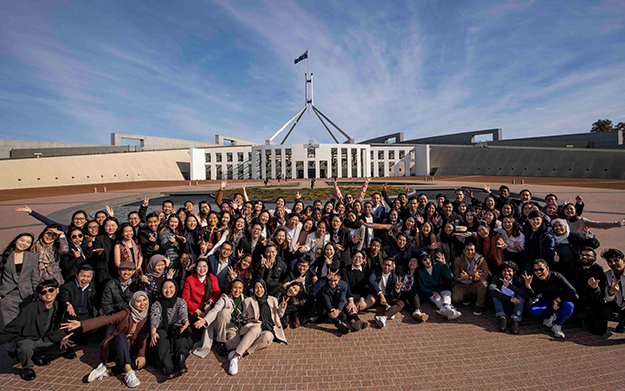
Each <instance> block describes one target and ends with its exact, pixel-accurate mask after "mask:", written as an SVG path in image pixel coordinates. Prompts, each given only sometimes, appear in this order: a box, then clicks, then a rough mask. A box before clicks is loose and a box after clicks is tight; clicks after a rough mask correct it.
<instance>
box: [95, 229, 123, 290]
mask: <svg viewBox="0 0 625 391" xmlns="http://www.w3.org/2000/svg"><path fill="white" fill-rule="evenodd" d="M118 228H119V222H118V221H117V219H116V218H115V217H107V218H106V220H104V222H103V229H102V231H103V232H102V233H100V235H98V236H97V237H96V238H95V240H94V242H93V257H92V263H93V268H94V269H95V286H96V291H97V292H103V289H104V285H106V283H107V281H108V280H110V279H111V278H114V277H117V276H118V274H117V268H116V267H115V259H114V255H113V248H114V246H115V241H116V240H117V230H118Z"/></svg>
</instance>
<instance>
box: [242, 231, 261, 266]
mask: <svg viewBox="0 0 625 391" xmlns="http://www.w3.org/2000/svg"><path fill="white" fill-rule="evenodd" d="M263 240H265V238H264V237H263V236H260V237H259V238H258V242H257V243H256V247H254V251H252V236H251V235H249V234H248V235H245V236H244V237H242V238H241V240H239V244H238V245H237V251H242V252H243V254H251V255H252V267H253V269H254V270H255V271H258V269H259V266H260V256H261V255H263V254H265V246H264V245H263V243H262V241H263Z"/></svg>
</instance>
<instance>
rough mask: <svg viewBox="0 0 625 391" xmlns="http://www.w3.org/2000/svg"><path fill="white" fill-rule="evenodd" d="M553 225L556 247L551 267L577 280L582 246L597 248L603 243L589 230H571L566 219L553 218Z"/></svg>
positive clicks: (568, 278)
mask: <svg viewBox="0 0 625 391" xmlns="http://www.w3.org/2000/svg"><path fill="white" fill-rule="evenodd" d="M551 226H552V231H553V238H554V239H555V241H556V247H555V254H554V256H553V263H552V264H550V265H549V267H550V268H551V270H552V271H554V272H558V273H560V274H562V275H563V276H564V278H566V280H567V281H575V277H576V273H577V268H578V267H579V254H580V253H581V249H582V247H590V248H592V249H596V248H599V246H600V245H601V244H600V243H599V241H598V240H597V238H596V237H595V236H594V235H593V234H592V233H591V232H589V231H584V232H583V233H580V232H570V227H569V225H568V224H567V222H566V220H564V219H555V220H553V221H552V222H551Z"/></svg>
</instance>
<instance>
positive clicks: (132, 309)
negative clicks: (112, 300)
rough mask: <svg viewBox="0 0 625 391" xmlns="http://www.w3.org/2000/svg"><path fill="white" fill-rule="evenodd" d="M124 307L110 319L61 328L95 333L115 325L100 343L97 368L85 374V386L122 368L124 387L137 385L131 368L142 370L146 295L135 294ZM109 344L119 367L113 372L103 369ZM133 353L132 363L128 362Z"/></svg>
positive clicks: (74, 322) (147, 328)
mask: <svg viewBox="0 0 625 391" xmlns="http://www.w3.org/2000/svg"><path fill="white" fill-rule="evenodd" d="M128 304H129V307H128V308H126V309H124V310H122V311H119V312H116V313H114V314H112V315H105V316H98V317H96V318H92V319H86V320H83V321H78V320H68V321H67V323H63V324H62V325H61V329H64V330H67V331H72V330H75V329H77V328H79V327H82V330H83V332H87V331H91V330H95V329H97V328H100V327H102V326H107V325H115V329H114V330H113V333H112V334H111V335H109V336H108V337H106V338H105V339H104V341H102V343H100V365H99V366H98V367H97V368H96V369H94V370H93V371H91V373H90V374H89V377H88V378H87V381H88V382H89V383H91V382H93V381H95V380H96V379H97V380H102V379H103V378H105V377H107V376H110V375H114V374H117V373H120V370H121V369H122V368H123V371H124V372H125V376H124V381H125V383H126V385H127V386H128V387H130V388H134V387H137V386H139V384H141V382H140V381H139V379H138V378H137V375H136V374H135V371H134V370H133V367H132V366H133V364H134V365H135V367H136V368H137V369H141V368H143V366H145V348H146V345H147V340H148V335H149V334H150V322H149V319H148V305H149V299H148V294H147V293H145V292H143V291H137V292H135V293H134V294H133V295H132V297H131V298H130V302H129V303H128ZM111 344H113V345H115V352H116V353H117V361H118V362H119V364H120V366H115V367H113V368H109V367H107V366H106V363H107V362H108V361H109V359H108V358H109V351H110V348H111ZM133 353H134V357H135V360H134V361H133V360H132V356H133Z"/></svg>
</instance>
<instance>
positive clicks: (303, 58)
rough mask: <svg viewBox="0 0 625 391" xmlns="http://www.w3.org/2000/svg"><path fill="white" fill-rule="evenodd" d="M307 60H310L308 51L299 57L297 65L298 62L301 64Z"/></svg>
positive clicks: (296, 60)
mask: <svg viewBox="0 0 625 391" xmlns="http://www.w3.org/2000/svg"><path fill="white" fill-rule="evenodd" d="M307 58H308V50H306V51H305V52H304V54H302V55H301V56H299V57H297V58H296V59H295V63H296V64H297V63H298V62H300V61H302V60H305V59H307Z"/></svg>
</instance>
